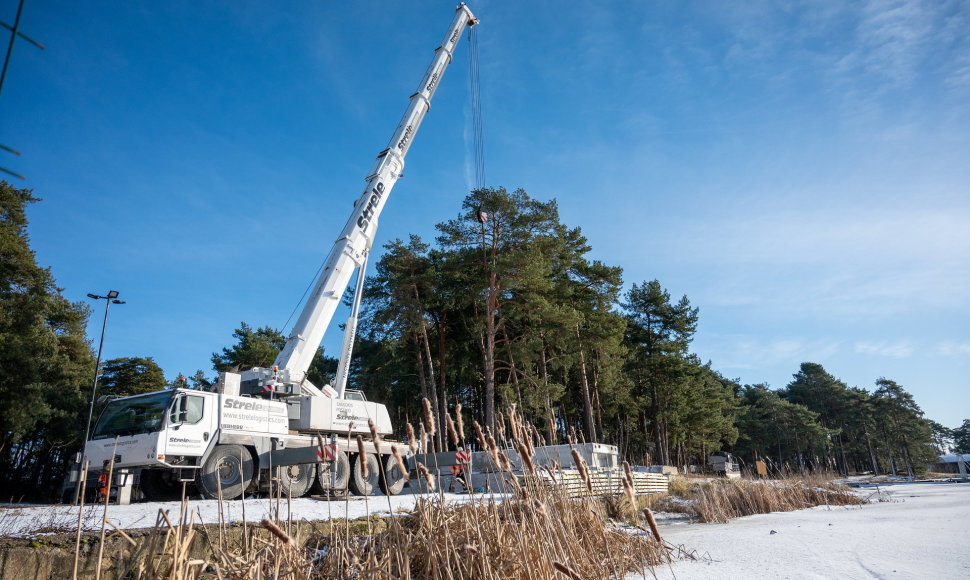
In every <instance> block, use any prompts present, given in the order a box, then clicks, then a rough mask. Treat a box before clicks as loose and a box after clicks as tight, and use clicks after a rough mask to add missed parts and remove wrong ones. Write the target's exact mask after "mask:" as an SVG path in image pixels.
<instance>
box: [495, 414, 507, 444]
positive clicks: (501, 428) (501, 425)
mask: <svg viewBox="0 0 970 580" xmlns="http://www.w3.org/2000/svg"><path fill="white" fill-rule="evenodd" d="M495 427H496V428H497V429H498V438H499V439H501V440H502V441H505V440H506V437H505V417H503V416H502V414H501V413H499V414H498V422H497V423H495Z"/></svg>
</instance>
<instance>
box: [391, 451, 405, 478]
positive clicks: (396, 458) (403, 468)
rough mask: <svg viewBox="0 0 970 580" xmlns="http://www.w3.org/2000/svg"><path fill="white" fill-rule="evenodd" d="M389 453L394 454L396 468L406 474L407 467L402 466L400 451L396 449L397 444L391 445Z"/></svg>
mask: <svg viewBox="0 0 970 580" xmlns="http://www.w3.org/2000/svg"><path fill="white" fill-rule="evenodd" d="M391 455H393V456H394V461H396V462H397V467H398V469H400V470H401V473H402V474H403V475H405V476H406V475H407V474H408V468H407V467H404V460H403V459H401V452H400V451H398V450H397V445H391Z"/></svg>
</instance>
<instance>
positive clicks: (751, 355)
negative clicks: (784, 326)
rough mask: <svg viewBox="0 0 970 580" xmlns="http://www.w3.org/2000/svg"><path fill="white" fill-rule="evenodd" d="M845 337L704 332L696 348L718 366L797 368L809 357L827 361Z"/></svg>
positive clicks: (698, 352)
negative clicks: (772, 335) (763, 337)
mask: <svg viewBox="0 0 970 580" xmlns="http://www.w3.org/2000/svg"><path fill="white" fill-rule="evenodd" d="M841 344H842V343H841V341H839V340H832V339H828V338H821V339H815V340H810V339H805V338H799V337H781V338H774V339H762V338H758V337H754V336H751V335H744V334H741V335H721V336H712V335H701V336H699V337H698V339H697V340H695V343H694V345H695V347H696V349H694V350H695V352H696V353H697V354H698V356H700V358H701V359H703V360H708V359H711V360H712V361H714V362H715V366H716V367H717V368H718V369H724V370H727V371H728V372H727V374H730V371H736V370H753V369H765V368H770V367H776V366H784V367H787V368H792V369H797V368H798V365H799V364H801V363H803V362H805V361H825V360H828V359H829V358H831V357H833V356H834V355H835V354H836V353H838V352H839V348H840V346H841Z"/></svg>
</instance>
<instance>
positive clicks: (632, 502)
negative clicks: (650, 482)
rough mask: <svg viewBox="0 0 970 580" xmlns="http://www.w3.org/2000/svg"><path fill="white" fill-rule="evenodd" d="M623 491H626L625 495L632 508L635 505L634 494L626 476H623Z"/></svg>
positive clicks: (631, 484)
mask: <svg viewBox="0 0 970 580" xmlns="http://www.w3.org/2000/svg"><path fill="white" fill-rule="evenodd" d="M623 491H624V493H626V497H627V499H628V500H630V505H632V506H633V507H634V508H635V507H636V506H637V498H636V494H635V493H634V492H633V483H632V482H631V481H630V479H628V478H627V477H625V476H624V477H623Z"/></svg>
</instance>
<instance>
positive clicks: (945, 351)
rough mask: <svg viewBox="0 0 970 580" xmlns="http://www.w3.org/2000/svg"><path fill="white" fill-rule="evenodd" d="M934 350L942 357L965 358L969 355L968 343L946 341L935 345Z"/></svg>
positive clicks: (969, 344) (969, 345)
mask: <svg viewBox="0 0 970 580" xmlns="http://www.w3.org/2000/svg"><path fill="white" fill-rule="evenodd" d="M936 350H937V352H938V353H940V354H941V355H943V356H967V355H970V342H956V341H953V340H946V341H943V342H941V343H940V344H939V345H937V347H936Z"/></svg>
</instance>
